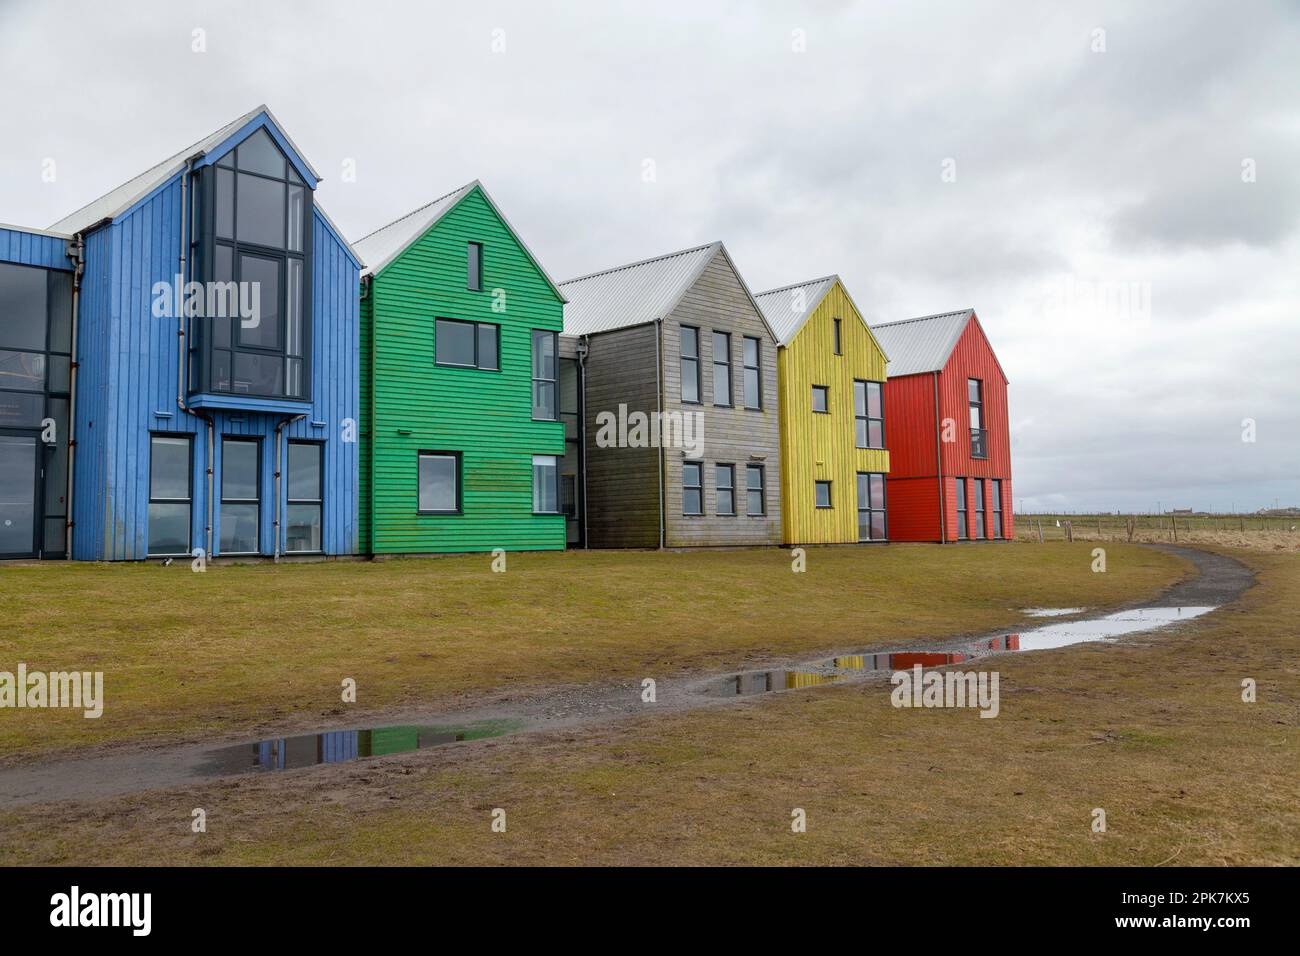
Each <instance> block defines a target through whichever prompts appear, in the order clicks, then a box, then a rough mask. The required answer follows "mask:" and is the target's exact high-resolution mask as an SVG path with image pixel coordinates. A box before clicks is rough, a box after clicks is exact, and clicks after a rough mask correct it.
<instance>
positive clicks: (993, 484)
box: [989, 478, 1002, 541]
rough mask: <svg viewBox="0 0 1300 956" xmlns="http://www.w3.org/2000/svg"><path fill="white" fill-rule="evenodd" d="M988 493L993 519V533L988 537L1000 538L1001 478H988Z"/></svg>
mask: <svg viewBox="0 0 1300 956" xmlns="http://www.w3.org/2000/svg"><path fill="white" fill-rule="evenodd" d="M989 491H990V493H991V494H992V496H993V501H992V504H993V507H992V508H991V509H990V511H991V512H992V519H993V534H992V535H990V537H991V538H992V539H993V540H994V541H1000V540H1002V479H1001V478H993V479H990V489H989Z"/></svg>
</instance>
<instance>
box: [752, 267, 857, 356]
mask: <svg viewBox="0 0 1300 956" xmlns="http://www.w3.org/2000/svg"><path fill="white" fill-rule="evenodd" d="M838 281H839V276H834V275H830V276H822V277H821V278H820V279H809V280H808V281H807V282H796V283H794V285H784V286H781V288H779V289H769V290H768V291H766V292H760V293H758V294H757V295H756V296H754V301H755V302H757V303H758V307H759V308H760V309H762V310H763V317H764V318H766V319H767V324H768V325H770V326H771V327H772V334H773V335H774V336H776V341H777V344H778V345H789V344H790V342H791V341H793V339H794V337H795V336H796V335H797V334H798V333H799V330H800V329H802V328H803V324H804V323H805V322H807V321H808V317H809V316H810V315H812V314H813V312H814V311H816V309H817V306H819V305H821V301H822V299H824V298H825V297H826V293H827V292H829V291H831V288H832V287H833V286H834V285H835V283H836V282H838Z"/></svg>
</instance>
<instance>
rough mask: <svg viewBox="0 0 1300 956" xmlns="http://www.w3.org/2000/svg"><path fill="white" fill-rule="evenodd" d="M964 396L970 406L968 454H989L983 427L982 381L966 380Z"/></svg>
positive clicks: (982, 456)
mask: <svg viewBox="0 0 1300 956" xmlns="http://www.w3.org/2000/svg"><path fill="white" fill-rule="evenodd" d="M966 398H967V404H968V405H969V406H970V454H971V457H972V458H987V457H988V456H989V447H988V431H987V430H986V429H985V428H984V383H983V382H981V381H980V380H979V379H977V378H971V379H967V380H966Z"/></svg>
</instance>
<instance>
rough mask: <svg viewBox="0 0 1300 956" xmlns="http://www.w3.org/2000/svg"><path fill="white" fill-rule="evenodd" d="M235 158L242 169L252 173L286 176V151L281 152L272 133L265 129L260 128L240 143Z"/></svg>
mask: <svg viewBox="0 0 1300 956" xmlns="http://www.w3.org/2000/svg"><path fill="white" fill-rule="evenodd" d="M235 160H236V162H237V163H238V164H239V168H240V169H243V170H247V171H248V172H250V173H264V174H265V175H267V176H278V177H280V178H281V179H283V178H284V171H285V159H284V153H282V152H280V147H279V146H277V145H275V140H273V139H271V134H270V133H268V132H267V131H266V130H264V129H259V130H258V131H257V132H256V133H254V134H253V135H252V136H250V137H248V139H246V140H244V141H243V142H242V143H240V144H239V148H238V149H237V150H235Z"/></svg>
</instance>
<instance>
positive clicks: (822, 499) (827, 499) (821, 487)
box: [813, 481, 831, 508]
mask: <svg viewBox="0 0 1300 956" xmlns="http://www.w3.org/2000/svg"><path fill="white" fill-rule="evenodd" d="M813 493H814V495H815V498H816V505H817V507H818V508H829V507H830V506H831V483H830V482H829V481H816V482H813Z"/></svg>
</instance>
